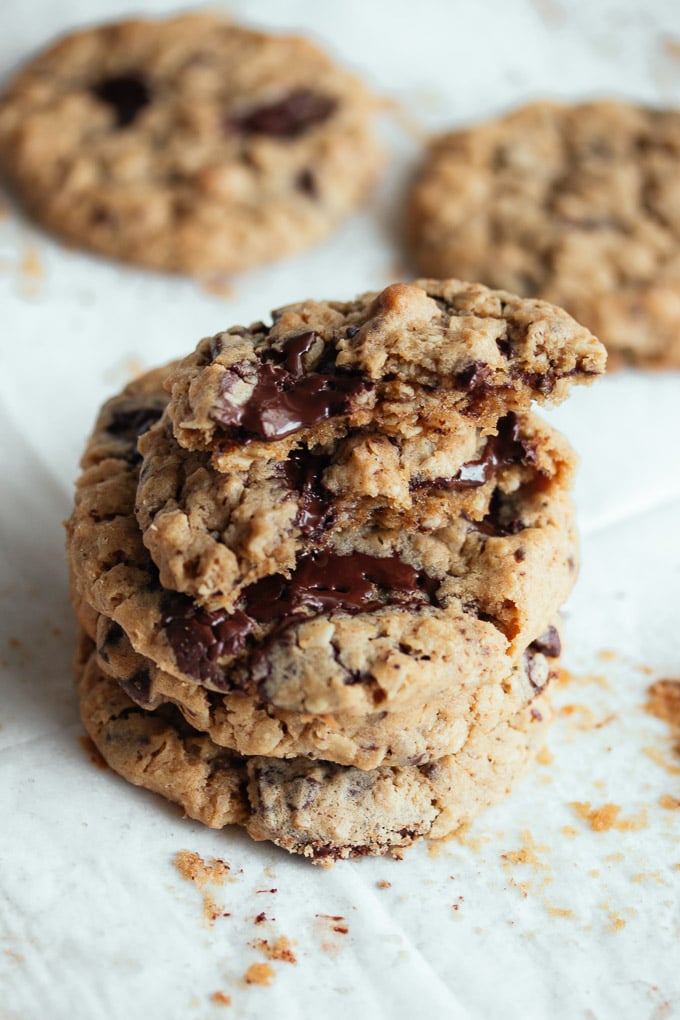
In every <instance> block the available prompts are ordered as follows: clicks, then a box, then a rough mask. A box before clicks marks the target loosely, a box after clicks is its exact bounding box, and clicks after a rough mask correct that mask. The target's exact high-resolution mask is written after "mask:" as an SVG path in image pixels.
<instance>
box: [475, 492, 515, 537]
mask: <svg viewBox="0 0 680 1020" xmlns="http://www.w3.org/2000/svg"><path fill="white" fill-rule="evenodd" d="M470 528H471V530H472V531H478V532H480V534H482V535H488V536H489V537H490V538H507V537H508V535H517V534H518V533H519V532H520V531H524V529H525V528H526V524H525V523H524V521H522V520H521V518H519V517H516V516H514V508H513V503H512V501H511V500H510V498H509V497H507V496H506V495H505V494H504V493H502V492H501V490H500V489H496V490H495V492H494V494H493V496H492V497H491V500H490V502H489V512H488V514H487V515H486V517H483V518H482V519H481V521H471V522H470Z"/></svg>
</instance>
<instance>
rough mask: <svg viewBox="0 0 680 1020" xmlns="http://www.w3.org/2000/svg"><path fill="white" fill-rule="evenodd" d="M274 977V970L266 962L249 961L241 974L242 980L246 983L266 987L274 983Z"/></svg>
mask: <svg viewBox="0 0 680 1020" xmlns="http://www.w3.org/2000/svg"><path fill="white" fill-rule="evenodd" d="M274 977H275V974H274V970H273V968H272V967H270V966H269V964H268V963H251V965H250V967H248V970H247V971H246V972H245V974H244V975H243V980H244V981H245V983H246V984H247V985H263V986H265V987H266V986H268V985H272V984H273V983H274Z"/></svg>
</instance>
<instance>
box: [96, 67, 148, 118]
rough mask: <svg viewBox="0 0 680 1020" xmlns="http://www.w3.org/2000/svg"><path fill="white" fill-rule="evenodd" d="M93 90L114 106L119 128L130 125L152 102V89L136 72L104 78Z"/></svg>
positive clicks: (99, 97) (98, 97) (102, 99)
mask: <svg viewBox="0 0 680 1020" xmlns="http://www.w3.org/2000/svg"><path fill="white" fill-rule="evenodd" d="M92 92H93V93H94V95H95V96H96V97H97V99H101V101H102V102H103V103H107V104H108V105H109V106H111V107H113V110H114V112H115V114H116V124H117V126H118V127H119V128H122V127H128V126H129V125H130V124H132V123H133V122H134V121H135V120H136V119H137V116H138V114H139V112H140V110H143V109H144V107H145V106H148V104H149V103H150V102H151V90H150V88H149V86H148V84H147V83H146V81H145V79H144V78H143V77H141V76H140V75H136V74H120V75H115V76H114V77H111V78H104V80H103V81H100V82H99V83H98V84H97V85H95V86H94V87H93V89H92Z"/></svg>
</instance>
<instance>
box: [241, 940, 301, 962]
mask: <svg viewBox="0 0 680 1020" xmlns="http://www.w3.org/2000/svg"><path fill="white" fill-rule="evenodd" d="M251 945H252V947H253V949H259V951H260V952H261V953H264V955H265V956H266V957H267V959H268V960H282V961H283V962H284V963H297V957H296V955H295V953H294V952H293V949H292V945H291V942H290V939H287V938H286V936H285V935H279V937H278V938H277V940H276V942H269V940H268V939H256V940H255V942H251Z"/></svg>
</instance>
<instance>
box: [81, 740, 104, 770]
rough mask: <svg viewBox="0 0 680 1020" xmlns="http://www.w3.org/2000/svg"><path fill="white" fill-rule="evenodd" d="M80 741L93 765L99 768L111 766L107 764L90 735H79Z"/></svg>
mask: <svg viewBox="0 0 680 1020" xmlns="http://www.w3.org/2000/svg"><path fill="white" fill-rule="evenodd" d="M78 743H79V744H80V746H81V747H82V749H83V751H84V752H85V754H86V755H87V757H88V758H89V759H90V762H91V763H92V764H93V765H96V766H97V768H98V769H102V770H104V769H108V767H109V766H108V765H107V764H106V762H105V761H104V759H103V758H102V756H101V754H100V753H99V751H98V750H97V748H96V747H95V745H94V743H93V742H92V740H91V739H90V737H88V736H80V737H78Z"/></svg>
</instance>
